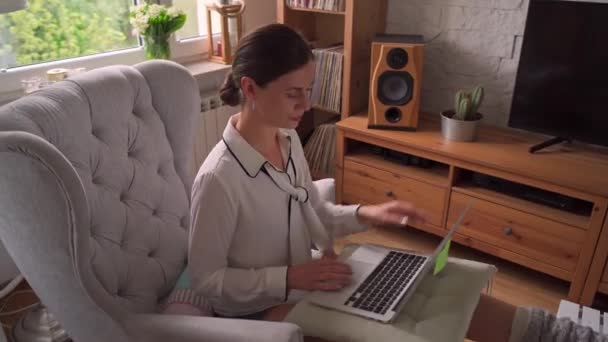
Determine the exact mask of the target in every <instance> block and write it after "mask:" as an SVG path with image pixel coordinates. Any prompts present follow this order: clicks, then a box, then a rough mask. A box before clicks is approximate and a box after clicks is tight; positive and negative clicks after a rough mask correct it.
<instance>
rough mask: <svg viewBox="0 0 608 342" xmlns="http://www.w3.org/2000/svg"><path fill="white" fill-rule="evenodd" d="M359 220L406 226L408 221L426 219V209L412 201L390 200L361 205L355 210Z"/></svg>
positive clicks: (375, 224)
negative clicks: (420, 207)
mask: <svg viewBox="0 0 608 342" xmlns="http://www.w3.org/2000/svg"><path fill="white" fill-rule="evenodd" d="M357 217H358V219H359V221H361V222H362V223H364V224H369V225H373V226H406V225H407V223H408V222H414V223H424V222H427V221H428V214H427V213H426V211H424V210H422V209H419V208H416V207H415V206H414V205H413V204H412V203H409V202H404V201H390V202H386V203H382V204H377V205H362V206H361V207H359V210H358V211H357Z"/></svg>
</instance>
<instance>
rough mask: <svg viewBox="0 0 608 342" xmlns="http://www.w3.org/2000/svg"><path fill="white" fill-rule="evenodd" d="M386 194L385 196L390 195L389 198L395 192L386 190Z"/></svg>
mask: <svg viewBox="0 0 608 342" xmlns="http://www.w3.org/2000/svg"><path fill="white" fill-rule="evenodd" d="M386 196H387V197H391V198H395V193H394V192H392V191H387V192H386Z"/></svg>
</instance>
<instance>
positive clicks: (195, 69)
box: [180, 60, 231, 79]
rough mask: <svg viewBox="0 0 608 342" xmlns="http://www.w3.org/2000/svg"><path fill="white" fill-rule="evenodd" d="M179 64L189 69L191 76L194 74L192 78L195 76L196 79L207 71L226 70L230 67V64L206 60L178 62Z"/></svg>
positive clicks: (207, 72)
mask: <svg viewBox="0 0 608 342" xmlns="http://www.w3.org/2000/svg"><path fill="white" fill-rule="evenodd" d="M180 64H181V65H183V66H184V67H186V69H188V70H190V73H191V74H192V76H194V78H197V79H198V78H199V77H201V76H205V75H207V74H209V73H213V72H221V71H228V70H229V69H230V68H231V66H230V65H225V64H220V63H213V62H209V61H207V60H203V61H197V62H188V63H180Z"/></svg>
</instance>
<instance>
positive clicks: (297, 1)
mask: <svg viewBox="0 0 608 342" xmlns="http://www.w3.org/2000/svg"><path fill="white" fill-rule="evenodd" d="M286 1H287V6H289V7H292V8H304V9H312V10H321V11H332V12H344V9H345V0H286Z"/></svg>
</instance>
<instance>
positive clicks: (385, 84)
mask: <svg viewBox="0 0 608 342" xmlns="http://www.w3.org/2000/svg"><path fill="white" fill-rule="evenodd" d="M413 86H414V80H413V79H412V76H411V75H410V74H409V73H407V72H398V71H387V72H385V73H383V74H382V75H380V77H379V78H378V99H379V100H380V101H381V102H382V103H383V104H385V105H390V106H402V105H404V104H407V103H408V102H410V100H411V99H412V88H413Z"/></svg>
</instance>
